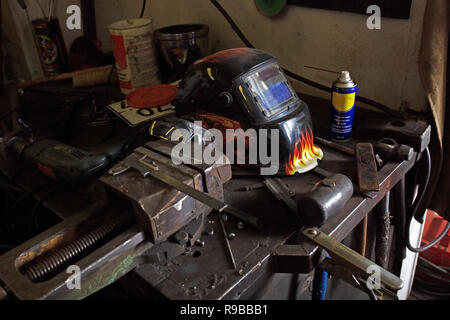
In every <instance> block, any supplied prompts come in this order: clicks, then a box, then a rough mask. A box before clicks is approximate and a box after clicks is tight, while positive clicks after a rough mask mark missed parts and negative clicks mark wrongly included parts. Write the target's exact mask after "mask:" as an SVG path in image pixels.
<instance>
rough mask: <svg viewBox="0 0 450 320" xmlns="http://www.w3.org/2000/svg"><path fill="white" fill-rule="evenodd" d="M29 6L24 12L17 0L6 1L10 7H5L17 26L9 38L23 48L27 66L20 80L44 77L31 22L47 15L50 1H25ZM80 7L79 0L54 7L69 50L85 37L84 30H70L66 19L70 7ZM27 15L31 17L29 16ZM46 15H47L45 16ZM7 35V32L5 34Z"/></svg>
mask: <svg viewBox="0 0 450 320" xmlns="http://www.w3.org/2000/svg"><path fill="white" fill-rule="evenodd" d="M0 1H1V0H0ZM38 1H39V3H40V4H41V6H42V9H43V11H44V13H43V12H42V10H41V8H40V7H39V5H38ZM25 2H26V3H27V5H28V9H27V11H24V10H23V9H22V8H21V7H20V6H19V4H18V3H17V1H16V0H9V1H5V3H6V4H7V5H8V6H5V11H6V12H7V13H8V14H10V15H11V18H12V19H11V20H12V21H11V22H12V23H14V24H15V28H12V26H9V28H10V30H13V29H15V30H14V34H9V35H8V36H9V37H10V38H11V39H13V40H12V41H14V42H15V43H16V44H17V45H19V46H21V47H22V48H23V57H24V58H23V62H24V64H25V65H26V72H24V73H23V74H22V75H21V77H20V78H24V79H36V78H41V77H43V76H44V72H43V70H42V66H41V63H40V61H39V56H38V53H37V49H36V46H35V44H34V39H33V33H32V29H31V24H30V21H33V20H34V19H37V18H43V17H44V16H45V15H47V10H48V8H49V3H50V1H49V0H25ZM72 4H75V5H80V1H79V0H56V1H55V7H54V16H55V17H57V18H58V19H59V23H60V26H61V30H62V32H63V36H64V40H65V44H66V47H67V49H69V48H70V45H71V44H72V42H73V40H75V39H76V38H77V37H79V36H81V35H83V31H82V30H68V29H67V28H66V27H65V25H66V19H67V17H68V15H67V13H66V10H67V7H68V6H69V5H72ZM27 13H28V15H29V17H28V16H27ZM44 14H45V15H44ZM5 33H6V32H5Z"/></svg>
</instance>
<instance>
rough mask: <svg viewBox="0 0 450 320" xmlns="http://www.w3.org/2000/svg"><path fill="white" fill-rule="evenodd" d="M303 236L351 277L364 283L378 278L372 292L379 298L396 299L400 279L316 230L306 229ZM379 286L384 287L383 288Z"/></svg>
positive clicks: (401, 282)
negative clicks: (325, 252) (377, 282)
mask: <svg viewBox="0 0 450 320" xmlns="http://www.w3.org/2000/svg"><path fill="white" fill-rule="evenodd" d="M303 235H305V236H306V237H307V238H308V239H310V240H311V241H313V242H315V243H316V244H318V245H319V246H321V247H322V248H324V249H325V250H326V251H327V252H328V254H329V255H330V256H331V258H332V259H333V260H334V261H336V262H338V263H339V264H341V265H342V266H343V267H344V268H345V270H347V271H348V273H349V274H351V275H352V276H355V277H357V278H360V279H363V280H366V281H369V280H371V279H373V277H375V276H379V279H378V280H379V282H380V283H379V284H380V288H375V290H373V291H375V292H376V293H377V294H378V295H379V296H380V297H383V298H385V297H386V296H388V297H391V298H394V299H395V298H396V297H397V296H396V292H397V291H399V290H400V289H402V288H403V286H404V284H403V281H402V280H401V279H400V278H398V277H397V276H395V275H394V274H392V273H390V272H389V271H387V270H385V269H383V268H382V267H380V266H378V265H377V264H375V263H374V262H372V261H371V260H369V259H367V258H365V257H363V256H362V255H360V254H358V253H357V252H355V251H353V250H352V249H350V248H348V247H346V246H345V245H343V244H342V243H340V242H338V241H336V240H334V239H332V238H331V237H329V236H328V235H326V234H325V233H323V232H322V231H320V230H318V229H316V228H312V229H306V230H305V231H303ZM381 285H384V286H385V288H383V287H382V286H381Z"/></svg>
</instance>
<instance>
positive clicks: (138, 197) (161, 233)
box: [100, 140, 232, 243]
mask: <svg viewBox="0 0 450 320" xmlns="http://www.w3.org/2000/svg"><path fill="white" fill-rule="evenodd" d="M173 147H174V144H173V143H171V142H169V141H164V140H159V141H153V142H149V143H147V144H145V145H144V146H143V147H140V148H138V149H136V150H135V151H134V152H133V153H132V154H131V155H130V156H129V157H127V158H126V159H125V160H124V161H122V162H121V163H119V164H118V165H117V166H115V167H114V168H113V169H111V170H110V172H109V173H107V174H105V175H104V176H103V177H102V178H101V179H100V181H101V182H102V183H103V184H104V185H105V186H106V190H107V191H109V193H110V194H111V195H113V196H115V197H116V196H117V195H118V196H120V197H122V198H124V199H127V200H128V201H129V202H130V203H131V206H132V207H133V209H134V212H135V214H136V217H137V219H138V222H139V223H140V224H141V225H143V226H144V228H145V230H146V232H147V235H148V236H149V237H150V240H151V241H152V242H154V243H161V242H164V241H166V240H167V239H168V238H169V237H170V236H172V235H174V234H175V233H176V232H177V231H179V230H180V229H182V228H183V227H185V226H186V225H188V224H189V223H190V222H191V221H193V220H196V219H199V218H202V219H203V217H205V216H207V215H209V214H210V213H211V211H212V210H211V209H210V208H209V207H208V206H206V205H205V204H203V203H202V202H200V201H197V200H195V199H194V198H192V197H190V196H188V195H186V194H185V193H183V192H181V191H180V190H177V189H175V188H173V187H170V186H169V185H167V184H165V183H163V182H161V181H160V180H158V179H155V178H154V177H152V176H151V175H148V174H146V172H148V171H146V170H155V171H158V172H161V173H162V174H166V175H170V176H171V177H173V178H175V179H177V180H178V181H179V182H181V183H183V184H185V185H187V186H190V187H192V188H194V189H195V190H198V191H201V192H204V193H207V194H208V195H210V196H211V197H213V198H215V199H217V200H220V201H223V199H224V194H223V184H224V183H226V182H228V181H229V180H231V177H232V172H231V166H230V165H229V164H227V163H228V161H226V160H224V161H221V163H224V164H223V165H222V164H213V165H207V164H194V163H195V161H194V160H193V159H192V161H186V159H180V160H184V161H183V163H188V164H181V165H175V164H174V162H173V161H172V148H173ZM188 160H189V159H188Z"/></svg>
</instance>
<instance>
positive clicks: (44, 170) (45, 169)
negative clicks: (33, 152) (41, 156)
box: [37, 163, 56, 180]
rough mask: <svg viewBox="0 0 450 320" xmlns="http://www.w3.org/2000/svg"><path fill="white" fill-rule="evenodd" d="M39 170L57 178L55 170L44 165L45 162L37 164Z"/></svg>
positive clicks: (51, 177)
mask: <svg viewBox="0 0 450 320" xmlns="http://www.w3.org/2000/svg"><path fill="white" fill-rule="evenodd" d="M37 166H38V169H39V171H40V172H41V173H42V174H43V175H44V176H47V177H49V178H50V179H53V180H56V175H55V172H53V170H52V169H51V168H49V167H46V166H44V165H43V164H40V163H38V164H37Z"/></svg>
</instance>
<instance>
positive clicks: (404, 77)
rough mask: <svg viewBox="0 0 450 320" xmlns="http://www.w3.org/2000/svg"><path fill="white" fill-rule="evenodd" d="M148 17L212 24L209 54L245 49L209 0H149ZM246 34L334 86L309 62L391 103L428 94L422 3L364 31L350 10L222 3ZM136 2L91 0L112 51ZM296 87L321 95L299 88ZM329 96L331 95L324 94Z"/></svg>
mask: <svg viewBox="0 0 450 320" xmlns="http://www.w3.org/2000/svg"><path fill="white" fill-rule="evenodd" d="M147 2H150V4H149V5H148V6H147V10H146V16H147V17H151V18H152V19H153V21H154V26H155V28H158V27H163V26H167V25H172V24H179V23H189V22H201V23H206V24H208V25H209V26H210V28H211V36H210V40H211V51H218V50H221V49H226V48H231V47H239V46H243V45H242V43H241V41H240V40H239V39H238V37H237V36H236V35H235V34H234V32H233V31H232V29H231V28H230V27H229V25H228V24H227V22H226V21H225V20H224V19H223V18H222V17H221V16H220V14H219V13H218V11H217V10H216V9H215V8H214V7H213V6H212V5H211V4H210V2H209V1H208V0H153V1H147ZM220 3H221V4H222V5H223V6H224V7H225V9H227V11H228V12H229V13H230V15H231V16H232V17H233V19H234V20H235V22H236V23H237V24H238V25H239V26H240V28H241V29H242V31H243V32H244V34H246V36H247V38H249V40H250V41H251V42H252V43H253V44H254V45H255V46H256V47H258V48H260V49H263V50H266V51H268V52H270V53H272V54H273V55H275V56H276V57H278V59H279V60H280V62H281V64H282V65H283V66H284V67H286V68H288V69H290V70H292V71H295V72H297V73H299V74H301V75H303V76H305V77H308V78H310V79H313V80H315V81H318V82H320V83H322V84H325V85H331V83H332V81H333V80H334V78H335V76H334V75H333V74H327V73H323V72H318V71H313V70H308V69H305V68H304V67H303V66H304V65H312V66H317V67H322V68H327V69H332V70H337V71H340V70H344V69H348V70H350V71H351V73H352V75H353V77H354V78H355V79H356V80H357V82H358V84H359V88H360V94H361V95H364V96H366V97H368V98H371V99H375V100H377V101H380V102H382V103H385V104H387V105H389V106H391V107H394V108H400V107H410V108H412V109H415V110H422V109H424V106H425V97H424V94H423V90H422V85H421V82H420V78H419V72H418V52H419V48H420V42H421V41H420V40H421V34H422V21H423V14H424V10H425V5H426V1H425V0H413V9H412V18H411V19H410V20H394V19H382V29H381V30H368V29H367V27H366V20H367V17H366V16H363V15H357V14H352V13H344V12H335V11H327V10H319V9H310V8H302V7H296V6H289V8H288V10H287V12H285V14H283V15H282V16H281V17H279V18H277V19H270V18H267V17H265V16H263V15H261V14H260V13H259V12H258V10H257V9H256V7H255V4H254V1H252V0H245V1H242V0H220ZM141 5H142V1H141V0H96V10H97V29H98V30H97V31H98V34H99V38H100V40H101V41H102V42H103V48H104V49H105V50H110V49H111V42H110V40H109V35H108V30H107V26H108V24H109V23H111V22H114V21H116V20H120V19H124V18H132V17H136V16H138V15H139V13H140V10H141ZM296 87H298V89H299V90H300V91H301V92H305V93H311V94H314V95H318V96H324V94H323V93H321V92H320V91H318V90H315V89H310V88H309V87H306V86H303V85H298V86H297V85H296ZM325 97H328V94H325Z"/></svg>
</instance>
